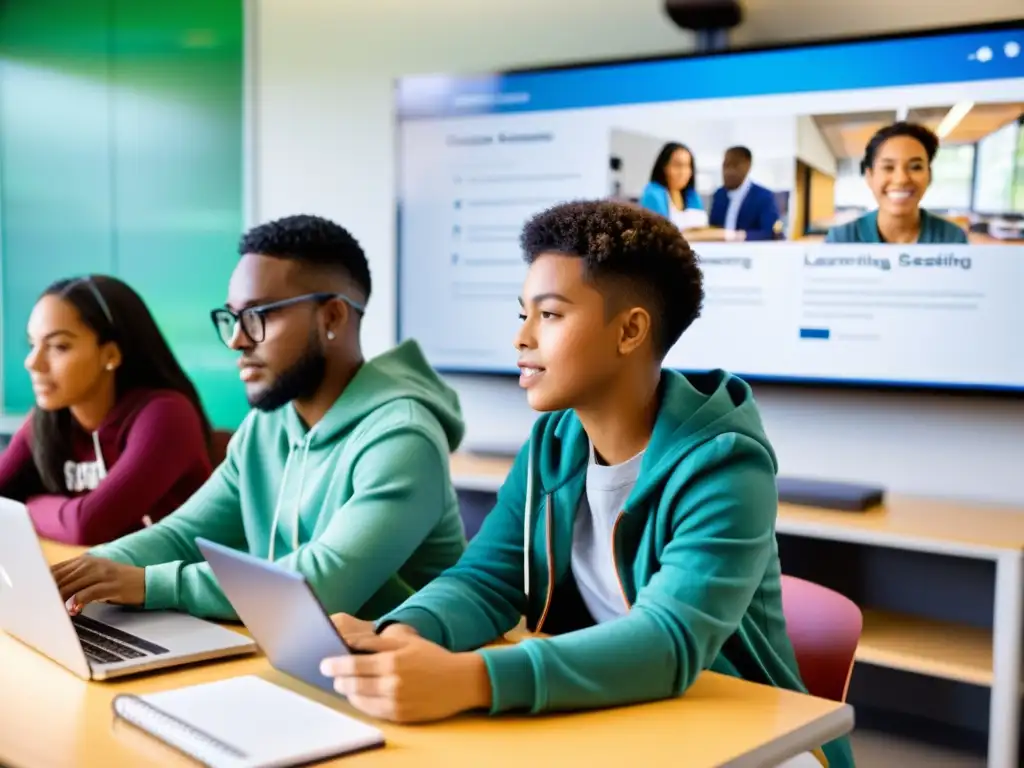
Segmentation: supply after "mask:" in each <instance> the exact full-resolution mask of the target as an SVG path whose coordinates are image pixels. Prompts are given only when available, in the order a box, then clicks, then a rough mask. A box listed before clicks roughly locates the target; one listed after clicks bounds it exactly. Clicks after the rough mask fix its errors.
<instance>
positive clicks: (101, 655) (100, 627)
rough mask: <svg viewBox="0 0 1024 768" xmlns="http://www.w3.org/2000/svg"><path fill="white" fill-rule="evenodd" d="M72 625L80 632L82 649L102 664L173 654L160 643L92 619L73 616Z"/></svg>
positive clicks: (79, 637)
mask: <svg viewBox="0 0 1024 768" xmlns="http://www.w3.org/2000/svg"><path fill="white" fill-rule="evenodd" d="M71 623H72V624H73V625H74V627H75V632H77V633H78V639H79V641H80V642H81V643H82V650H83V651H85V656H86V658H87V659H89V661H95V662H97V663H99V664H114V663H116V662H118V661H128V660H130V659H141V658H143V657H144V656H159V655H160V654H162V653H169V651H168V650H167V649H166V648H163V647H161V646H159V645H157V644H156V643H151V642H149V641H148V640H143V639H142V638H141V637H138V636H136V635H132V634H129V633H128V632H124V631H122V630H120V629H115V628H114V627H112V626H110V625H109V624H104V623H103V622H102V621H96V619H90V618H89V617H88V616H72V617H71Z"/></svg>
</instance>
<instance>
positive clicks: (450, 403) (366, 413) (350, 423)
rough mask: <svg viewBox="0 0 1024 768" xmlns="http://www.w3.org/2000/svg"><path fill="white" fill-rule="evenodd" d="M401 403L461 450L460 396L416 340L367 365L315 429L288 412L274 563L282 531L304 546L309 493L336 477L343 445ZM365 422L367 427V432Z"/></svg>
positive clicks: (273, 530)
mask: <svg viewBox="0 0 1024 768" xmlns="http://www.w3.org/2000/svg"><path fill="white" fill-rule="evenodd" d="M397 400H411V401H414V402H416V403H418V404H420V405H421V406H423V407H424V408H426V409H427V410H428V411H429V412H430V414H431V415H432V416H433V417H434V419H436V421H437V422H438V424H439V425H440V426H441V430H442V432H443V433H444V438H445V441H446V442H447V447H448V451H449V452H453V451H455V450H456V449H457V448H458V447H459V443H461V442H462V436H463V434H464V433H465V424H464V422H463V420H462V410H461V408H460V406H459V397H458V395H457V394H456V393H455V390H453V389H452V388H451V387H449V386H448V385H447V384H445V383H444V382H443V381H441V378H440V376H438V375H437V373H435V372H434V369H433V368H431V367H430V364H429V363H428V362H427V359H426V358H425V357H424V356H423V351H422V350H421V349H420V347H419V344H417V343H416V342H415V341H413V340H411V339H410V340H407V341H404V342H402V343H401V344H399V345H398V346H397V347H395V348H393V349H391V350H389V351H388V352H385V353H384V354H382V355H380V356H378V357H375V358H373V359H372V360H368V361H367V362H365V363H364V364H363V366H362V367H361V368H360V369H359V371H358V372H357V373H356V375H355V376H354V377H352V381H350V382H349V383H348V386H347V387H345V390H344V391H343V392H342V393H341V396H340V397H339V398H338V399H337V400H336V401H335V403H334V405H332V406H331V407H330V409H329V410H328V411H327V413H325V414H324V417H323V418H322V419H321V420H320V421H319V422H317V423H316V424H315V425H314V426H313V427H312V428H311V429H306V425H305V424H303V422H302V419H300V418H299V414H298V413H297V412H296V410H295V407H294V406H293V405H288V406H286V407H285V408H284V409H283V410H284V415H283V416H282V417H281V418H282V419H283V421H284V436H285V439H286V444H285V445H284V446H282V447H283V449H284V465H283V467H282V469H281V480H280V485H279V487H278V491H277V500H276V502H275V504H274V516H273V520H272V522H271V526H270V533H269V535H268V544H267V559H268V560H270V561H274V560H275V555H276V554H277V552H278V550H277V548H276V542H277V536H278V529H279V528H280V529H281V530H282V533H283V535H284V536H285V537H286V540H289V539H290V541H291V551H293V552H294V551H296V550H297V549H298V548H299V543H300V518H301V515H302V505H303V501H304V499H305V494H306V493H307V492H313V491H312V490H311V487H312V486H318V485H319V484H320V481H321V480H322V479H323V477H324V476H325V473H326V475H328V476H331V477H333V475H334V473H335V465H336V464H337V463H338V462H339V460H340V461H342V463H345V462H344V459H343V458H342V459H339V456H338V455H337V454H335V451H336V449H337V448H338V446H339V444H341V443H344V442H346V441H348V440H349V439H350V438H351V439H352V440H355V441H356V442H358V439H357V438H356V437H354V436H355V435H357V434H358V433H360V432H365V431H366V429H368V428H369V425H372V424H373V423H374V421H375V418H376V416H377V415H379V414H380V413H381V411H382V409H383V408H384V407H385V406H387V405H388V404H389V403H392V402H394V401H397ZM274 418H275V417H273V416H272V417H271V419H270V422H271V423H273V419H274ZM364 424H365V425H367V427H365V428H363V429H361V425H364ZM325 467H327V469H325ZM398 470H399V468H398V467H396V468H395V471H398Z"/></svg>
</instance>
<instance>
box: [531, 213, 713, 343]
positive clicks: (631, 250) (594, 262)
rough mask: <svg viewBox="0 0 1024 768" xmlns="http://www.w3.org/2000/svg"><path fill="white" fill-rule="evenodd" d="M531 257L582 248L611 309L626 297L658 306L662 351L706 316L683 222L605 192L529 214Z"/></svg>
mask: <svg viewBox="0 0 1024 768" xmlns="http://www.w3.org/2000/svg"><path fill="white" fill-rule="evenodd" d="M520 242H521V244H522V248H523V255H524V258H525V259H526V261H527V263H529V264H532V263H533V262H534V260H535V259H537V257H539V256H540V255H542V254H545V253H557V254H562V255H566V256H578V257H579V258H581V259H583V263H584V275H585V276H586V278H587V280H588V281H590V282H591V283H593V284H594V285H595V286H596V287H597V288H598V290H600V291H601V292H602V293H603V294H604V296H605V304H606V307H607V310H608V315H609V316H611V315H612V314H614V313H615V312H618V311H619V310H620V309H621V308H622V307H623V306H625V302H626V301H638V302H639V303H640V304H641V305H642V306H643V307H644V308H645V309H647V311H648V312H650V314H651V336H652V342H653V344H654V348H655V350H656V352H657V353H658V355H659V357H660V358H664V356H665V355H666V354H667V353H668V351H669V350H670V349H671V348H672V346H673V345H674V344H675V343H676V342H677V341H679V337H680V336H682V335H683V332H684V331H685V330H686V329H687V328H689V327H690V325H691V324H692V323H693V321H694V320H696V319H697V318H698V317H699V316H700V310H701V305H702V304H703V301H704V288H703V278H702V275H701V271H700V267H699V266H698V264H697V256H696V254H695V253H694V252H693V251H692V250H691V249H690V246H689V244H688V243H687V242H686V239H685V238H684V237H683V235H682V234H681V233H680V231H679V229H678V228H677V227H676V226H675V225H674V224H673V223H672V222H670V221H669V220H668V219H666V218H664V217H663V216H660V215H658V214H656V213H653V212H651V211H648V210H646V209H643V208H640V207H638V206H635V205H629V204H626V203H616V202H609V201H604V200H598V201H576V202H569V203H562V204H560V205H556V206H554V207H552V208H549V209H547V210H545V211H543V212H541V213H539V214H537V215H536V216H534V217H533V218H532V219H530V220H529V221H528V222H527V223H526V225H525V227H524V228H523V234H522V237H521V240H520Z"/></svg>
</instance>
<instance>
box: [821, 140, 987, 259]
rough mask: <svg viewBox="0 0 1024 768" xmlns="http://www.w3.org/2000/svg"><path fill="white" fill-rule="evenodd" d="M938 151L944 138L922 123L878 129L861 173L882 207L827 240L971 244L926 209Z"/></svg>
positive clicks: (960, 231)
mask: <svg viewBox="0 0 1024 768" xmlns="http://www.w3.org/2000/svg"><path fill="white" fill-rule="evenodd" d="M938 150H939V137H938V136H936V135H935V134H934V133H933V132H932V131H931V130H929V129H928V128H926V127H925V126H923V125H919V124H917V123H907V122H898V123H893V124H892V125H888V126H886V127H885V128H882V129H880V130H879V131H877V132H876V133H875V135H874V136H872V137H871V140H870V141H868V144H867V147H866V148H865V149H864V159H863V160H861V163H860V172H861V173H862V174H863V175H864V180H865V181H866V182H867V183H868V187H870V189H871V193H872V194H873V195H874V196H875V200H876V201H877V202H878V208H877V209H876V210H874V211H871V212H869V213H866V214H864V215H863V216H861V217H860V218H858V219H855V220H853V221H850V222H847V223H846V224H840V225H838V226H835V227H832V229H830V230H829V231H828V235H826V237H825V242H827V243H957V244H962V245H966V243H967V233H966V232H964V230H963V229H961V228H960V227H958V226H957V225H956V224H954V223H953V222H951V221H947V220H946V219H943V218H942V217H940V216H936V215H935V214H932V213H928V211H926V210H924V208H922V207H921V198H922V197H924V193H925V192H926V191H927V190H928V186H929V185H930V184H931V182H932V161H933V160H934V159H935V153H936V152H938Z"/></svg>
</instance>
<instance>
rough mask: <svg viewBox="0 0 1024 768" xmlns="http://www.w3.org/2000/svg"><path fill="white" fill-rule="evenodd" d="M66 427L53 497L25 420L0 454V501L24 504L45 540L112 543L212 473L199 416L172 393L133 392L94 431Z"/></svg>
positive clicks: (155, 517)
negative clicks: (60, 482) (66, 448)
mask: <svg viewBox="0 0 1024 768" xmlns="http://www.w3.org/2000/svg"><path fill="white" fill-rule="evenodd" d="M73 429H74V433H73V435H72V440H71V453H72V457H71V460H69V461H67V462H66V463H65V465H64V487H65V490H66V493H63V494H60V495H57V494H50V493H47V492H46V491H45V489H44V488H43V484H42V480H41V479H40V477H39V473H38V472H37V471H36V466H35V462H33V460H32V420H31V419H28V420H26V422H25V424H23V425H22V427H21V429H19V430H18V432H17V433H16V434H15V435H14V438H13V439H12V440H11V444H10V445H9V446H8V447H7V450H5V451H4V452H3V453H0V496H5V497H7V498H11V499H17V500H19V501H24V502H25V503H26V504H27V506H28V511H29V513H30V514H31V516H32V522H33V523H34V524H35V527H36V531H37V532H38V533H39V535H40V536H42V537H44V538H47V539H53V540H55V541H61V542H64V543H66V544H84V545H90V546H91V545H95V544H102V543H104V542H107V541H112V540H113V539H116V538H119V537H121V536H124V535H125V534H127V533H131V532H132V531H136V530H138V529H139V528H142V527H143V525H144V524H145V522H144V518H149V520H148V522H156V521H157V520H159V519H161V518H162V517H164V516H166V515H167V514H169V513H170V512H173V511H174V510H175V509H177V508H178V507H179V506H180V505H181V504H182V503H183V502H184V501H185V500H186V499H187V498H188V497H189V496H191V495H192V494H193V493H194V492H195V491H196V490H197V489H198V488H199V486H200V485H202V484H203V483H204V482H206V479H207V478H208V477H209V476H210V473H211V471H212V468H211V466H210V457H209V454H208V452H207V448H206V441H205V439H204V437H203V428H202V422H201V420H200V417H199V414H198V413H197V412H196V409H195V407H194V406H193V405H192V403H191V402H190V401H189V400H188V398H186V397H185V396H184V395H182V394H179V393H178V392H173V391H169V390H134V391H132V392H129V393H128V394H126V395H125V396H124V397H122V398H121V400H120V401H119V402H118V403H117V405H115V406H114V408H113V409H112V410H111V412H110V413H109V414H107V418H106V419H104V421H103V423H102V424H101V425H100V427H99V429H97V430H96V431H95V432H93V433H89V432H86V431H84V430H83V429H81V428H80V427H78V426H77V425H75V426H74V427H73Z"/></svg>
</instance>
